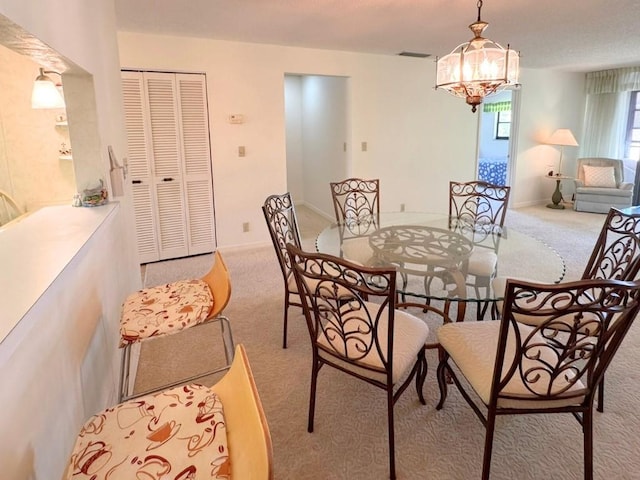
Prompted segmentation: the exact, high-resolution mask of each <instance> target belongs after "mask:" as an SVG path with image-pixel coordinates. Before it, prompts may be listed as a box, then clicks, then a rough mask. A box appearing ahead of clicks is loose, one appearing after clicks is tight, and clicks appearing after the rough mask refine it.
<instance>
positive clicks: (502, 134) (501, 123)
mask: <svg viewBox="0 0 640 480" xmlns="http://www.w3.org/2000/svg"><path fill="white" fill-rule="evenodd" d="M506 113H508V114H509V116H508V118H509V120H508V121H505V120H501V114H506ZM505 125H506V127H505ZM501 127H502V128H506V129H507V132H506V134H505V132H504V131H502V132H501ZM510 137H511V110H504V111H498V112H496V121H495V135H494V138H495V140H509V138H510Z"/></svg>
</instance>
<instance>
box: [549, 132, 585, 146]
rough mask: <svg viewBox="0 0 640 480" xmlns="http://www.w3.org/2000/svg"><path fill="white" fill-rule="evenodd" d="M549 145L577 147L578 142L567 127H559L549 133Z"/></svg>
mask: <svg viewBox="0 0 640 480" xmlns="http://www.w3.org/2000/svg"><path fill="white" fill-rule="evenodd" d="M547 143H548V144H549V145H563V146H567V147H577V146H578V142H577V141H576V137H574V136H573V133H571V130H569V129H568V128H559V129H557V130H556V131H555V132H553V133H552V134H551V136H550V137H549V140H548V141H547Z"/></svg>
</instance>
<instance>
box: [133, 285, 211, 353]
mask: <svg viewBox="0 0 640 480" xmlns="http://www.w3.org/2000/svg"><path fill="white" fill-rule="evenodd" d="M212 307H213V295H212V294H211V290H210V289H209V286H208V285H207V283H206V282H205V281H203V280H182V281H179V282H173V283H169V284H166V285H160V286H157V287H151V288H145V289H143V290H140V291H138V292H136V293H132V294H131V295H129V296H128V297H127V298H126V300H125V301H124V304H123V305H122V317H121V319H120V346H121V347H123V346H125V345H126V344H129V343H136V342H139V341H141V340H144V339H147V338H149V337H160V336H162V335H168V334H170V333H175V332H178V331H180V330H182V329H184V328H187V327H190V326H193V325H197V324H198V323H202V322H204V321H205V320H206V319H207V317H208V316H209V312H210V311H211V308H212Z"/></svg>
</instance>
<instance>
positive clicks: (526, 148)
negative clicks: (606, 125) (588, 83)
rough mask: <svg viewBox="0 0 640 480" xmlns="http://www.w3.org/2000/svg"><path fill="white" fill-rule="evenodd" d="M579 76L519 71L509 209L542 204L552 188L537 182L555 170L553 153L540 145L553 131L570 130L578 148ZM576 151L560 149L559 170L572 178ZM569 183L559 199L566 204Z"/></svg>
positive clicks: (582, 101) (581, 103) (581, 89)
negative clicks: (561, 151)
mask: <svg viewBox="0 0 640 480" xmlns="http://www.w3.org/2000/svg"><path fill="white" fill-rule="evenodd" d="M584 79H585V76H584V74H580V73H566V72H556V71H551V70H523V71H522V74H521V78H520V82H521V83H522V91H521V102H520V121H519V131H518V134H517V142H518V143H517V148H518V155H517V162H516V163H515V166H514V168H515V181H514V186H515V188H514V190H513V193H514V198H513V199H512V202H511V205H512V206H513V207H522V206H527V205H532V204H536V203H548V202H549V199H550V198H551V194H552V193H553V189H554V188H555V182H552V181H549V180H547V179H545V178H543V177H544V176H545V175H546V174H547V172H548V171H549V165H553V166H554V171H555V169H556V168H557V165H558V160H559V158H560V151H559V148H558V147H554V146H551V145H545V143H544V142H546V141H547V140H548V138H549V136H550V135H551V134H552V133H553V132H554V131H555V130H556V129H557V128H570V129H571V131H572V132H573V133H574V135H575V137H576V140H577V141H578V143H580V140H581V134H582V119H583V116H584V104H585V93H584V82H585V80H584ZM577 154H578V149H577V148H572V147H565V149H564V156H563V160H562V170H563V173H565V174H566V175H575V172H576V168H577V167H576V157H577ZM572 183H573V182H571V181H564V182H562V184H563V185H562V186H563V195H564V197H565V199H567V200H569V199H570V198H571V193H572V192H573V191H574V187H573V185H572Z"/></svg>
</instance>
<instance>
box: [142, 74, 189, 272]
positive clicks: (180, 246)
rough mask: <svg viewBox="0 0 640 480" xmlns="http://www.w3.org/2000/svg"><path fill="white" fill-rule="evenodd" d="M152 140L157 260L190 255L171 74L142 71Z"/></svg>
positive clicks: (173, 76)
mask: <svg viewBox="0 0 640 480" xmlns="http://www.w3.org/2000/svg"><path fill="white" fill-rule="evenodd" d="M143 78H144V86H145V93H146V96H147V105H148V109H149V128H150V139H151V152H150V153H151V155H150V159H151V172H152V177H153V185H154V190H155V197H156V205H157V209H156V225H157V235H158V249H159V259H160V260H165V259H168V258H176V257H184V256H187V255H189V248H188V245H187V223H186V212H185V208H186V205H185V201H184V192H183V176H182V170H183V169H182V160H181V159H182V149H181V140H180V134H179V128H180V127H179V113H178V102H177V94H176V79H175V75H174V74H166V73H151V72H145V73H144V74H143Z"/></svg>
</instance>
